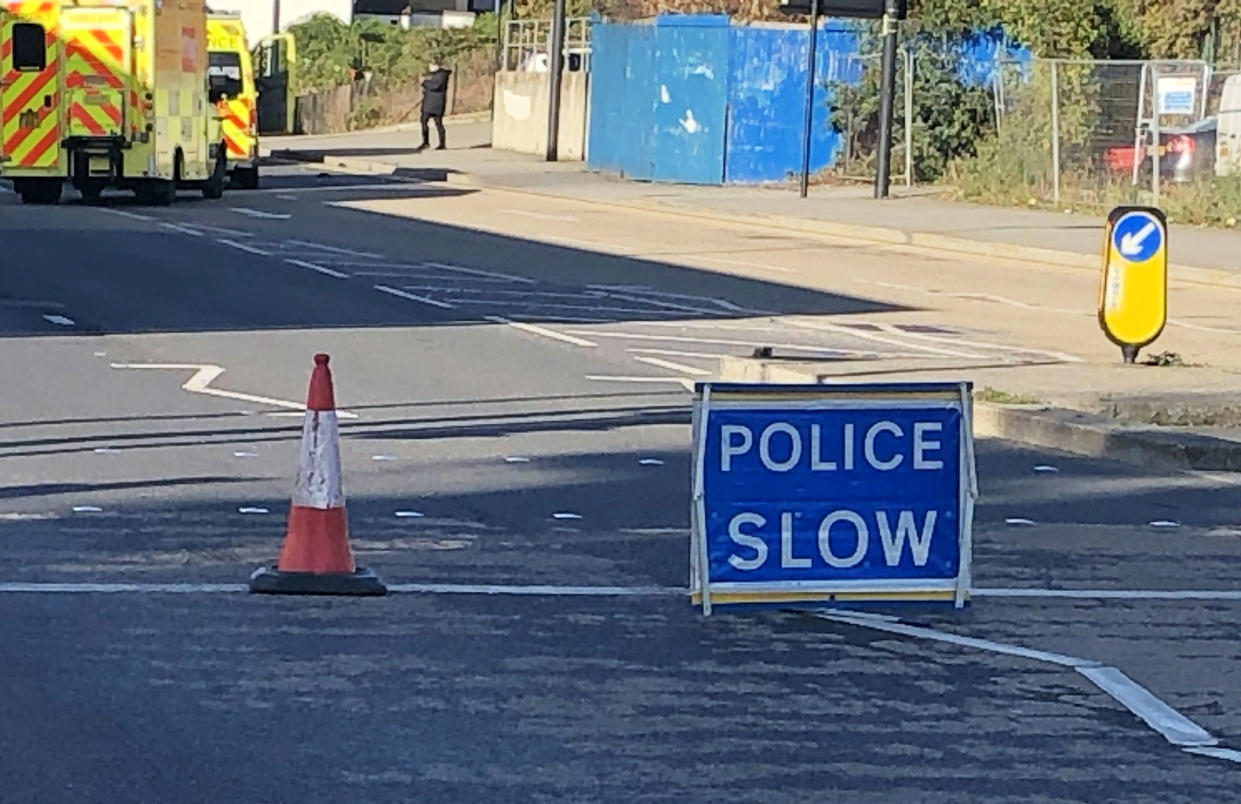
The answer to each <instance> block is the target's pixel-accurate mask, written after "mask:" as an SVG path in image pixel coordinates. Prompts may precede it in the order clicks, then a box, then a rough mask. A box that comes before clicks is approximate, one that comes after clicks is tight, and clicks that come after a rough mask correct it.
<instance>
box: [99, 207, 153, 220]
mask: <svg viewBox="0 0 1241 804" xmlns="http://www.w3.org/2000/svg"><path fill="white" fill-rule="evenodd" d="M95 209H97V210H99V211H100V212H106V213H108V214H109V215H119V216H121V217H122V218H129V219H130V220H135V221H153V220H155V218H153V217H152V216H150V215H143V214H142V213H140V212H126V211H125V210H123V209H111V208H109V207H95Z"/></svg>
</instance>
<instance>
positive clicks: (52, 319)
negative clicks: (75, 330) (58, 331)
mask: <svg viewBox="0 0 1241 804" xmlns="http://www.w3.org/2000/svg"><path fill="white" fill-rule="evenodd" d="M43 320H44V321H46V322H48V323H49V324H56V325H58V326H62V327H72V326H75V323H74V320H73V319H72V318H66V317H65V316H63V315H45V316H43Z"/></svg>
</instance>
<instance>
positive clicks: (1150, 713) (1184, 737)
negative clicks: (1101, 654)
mask: <svg viewBox="0 0 1241 804" xmlns="http://www.w3.org/2000/svg"><path fill="white" fill-rule="evenodd" d="M1077 672H1079V673H1081V674H1082V675H1083V676H1085V677H1086V678H1088V679H1089V680H1090V683H1092V684H1094V685H1095V686H1096V687H1098V688H1099V689H1101V690H1103V691H1104V692H1106V693H1107V694H1108V695H1110V696H1112V698H1114V699H1115V700H1116V701H1117V702H1118V703H1119V704H1120V705H1121V706H1123V707H1125V708H1126V709H1128V710H1129V711H1130V712H1132V713H1133V714H1135V715H1137V716H1138V717H1140V718H1141V719H1142V720H1144V721H1145V722H1146V725H1148V726H1150V727H1151V728H1152V729H1154V730H1155V731H1157V732H1159V733H1160V734H1162V735H1163V737H1164V739H1165V740H1167V741H1168V742H1170V743H1172V744H1173V745H1179V746H1184V747H1195V748H1197V747H1205V746H1211V745H1215V744H1216V743H1218V742H1219V740H1216V739H1215V738H1214V737H1212V736H1211V735H1210V734H1208V733H1207V731H1206V729H1204V728H1202V727H1201V726H1199V725H1198V724H1197V723H1195V722H1193V721H1192V720H1190V719H1189V718H1187V717H1185V716H1184V715H1182V714H1181V713H1180V712H1178V711H1176V710H1175V709H1173V708H1172V707H1170V706H1168V705H1167V704H1166V703H1164V702H1163V701H1162V700H1160V699H1159V698H1157V697H1155V695H1153V694H1152V693H1151V692H1150V690H1148V689H1146V688H1145V687H1143V686H1141V685H1140V684H1138V683H1137V682H1135V681H1134V680H1133V679H1131V678H1129V676H1127V675H1125V674H1124V673H1122V672H1121V671H1119V670H1117V669H1116V668H1115V667H1078V668H1077Z"/></svg>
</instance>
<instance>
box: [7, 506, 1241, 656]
mask: <svg viewBox="0 0 1241 804" xmlns="http://www.w3.org/2000/svg"><path fill="white" fill-rule="evenodd" d="M81 507H86V508H93V506H81ZM0 516H3V517H7V518H13V517H24V518H32V517H33V518H39V519H46V518H55V517H54V515H45V514H4V515H0ZM622 532H623V533H634V534H645V535H667V534H683V533H685V529H684V528H625V529H622ZM247 589H248V587H247V586H246V585H245V584H194V583H124V582H118V583H18V582H7V583H0V593H14V592H54V593H74V592H77V593H90V592H151V593H157V592H244V591H247ZM388 590H389V591H395V592H418V593H432V594H434V593H442V594H483V595H490V594H508V595H570V596H572V595H631V596H660V597H683V596H686V595H688V594H689V590H688V589H685V588H683V587H671V586H665V587H629V586H555V585H546V586H545V585H529V586H527V585H521V584H513V585H509V584H494V585H493V584H451V583H406V584H392V585H390V586H389V587H388ZM970 594H971V596H974V597H997V598H1025V597H1030V598H1038V597H1046V598H1071V599H1077V598H1081V599H1098V600H1113V599H1116V600H1219V601H1232V600H1241V591H1237V590H1202V591H1195V590H1170V591H1151V590H1125V589H1119V590H1090V589H1004V588H977V589H973V590H971V593H970ZM962 639H967V638H964V637H963V638H962ZM1021 650H1022V651H1023V652H1022V653H1019V654H1014V655H1020V656H1025V657H1030V656H1031V654H1035V655H1036V657H1037V658H1040V659H1046V660H1049V658H1048V657H1056V658H1058V659H1062V660H1068V659H1071V658H1072V657H1064V656H1061V655H1060V654H1047V653H1043V652H1041V651H1030V650H1028V649H1024V648H1023V649H1021ZM1078 661H1084V660H1078ZM1056 663H1062V662H1056ZM1066 666H1067V665H1066Z"/></svg>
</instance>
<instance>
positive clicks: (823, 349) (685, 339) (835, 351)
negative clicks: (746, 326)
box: [565, 329, 860, 355]
mask: <svg viewBox="0 0 1241 804" xmlns="http://www.w3.org/2000/svg"><path fill="white" fill-rule="evenodd" d="M565 332H568V333H569V334H571V335H590V336H591V337H594V338H621V339H628V340H636V341H671V342H675V343H706V344H712V345H715V346H744V347H746V348H748V349H753V348H754V347H755V346H770V347H772V348H773V349H796V350H798V351H802V352H818V353H821V354H831V355H856V354H860V353H859V352H856V351H854V350H852V349H845V348H832V347H828V346H810V345H809V344H804V343H766V342H764V341H763V340H762V339H755V340H749V341H739V340H735V339H728V338H691V337H689V336H687V335H650V334H647V333H643V332H610V331H609V332H592V331H590V330H580V329H569V330H565Z"/></svg>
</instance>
